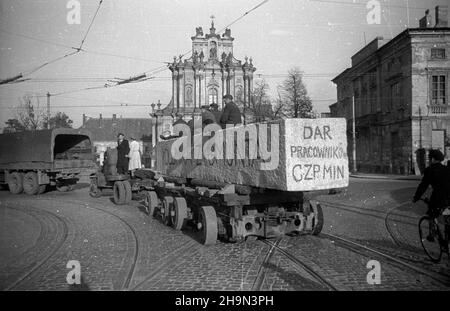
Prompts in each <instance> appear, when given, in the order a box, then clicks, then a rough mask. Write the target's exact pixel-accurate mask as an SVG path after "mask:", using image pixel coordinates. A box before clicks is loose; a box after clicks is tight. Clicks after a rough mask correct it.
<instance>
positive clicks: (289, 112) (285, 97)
mask: <svg viewBox="0 0 450 311" xmlns="http://www.w3.org/2000/svg"><path fill="white" fill-rule="evenodd" d="M302 78H303V75H302V72H301V71H300V69H299V68H298V67H294V68H292V69H290V70H289V71H288V77H287V78H286V80H284V82H283V83H282V84H281V85H280V90H281V99H282V101H283V103H282V111H283V114H284V116H286V117H290V118H310V117H311V111H312V103H311V99H310V98H309V96H308V92H307V90H306V86H305V84H304V83H303V79H302Z"/></svg>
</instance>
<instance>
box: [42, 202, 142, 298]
mask: <svg viewBox="0 0 450 311" xmlns="http://www.w3.org/2000/svg"><path fill="white" fill-rule="evenodd" d="M45 200H51V201H53V202H55V201H56V202H61V203H71V204H80V202H75V201H72V200H57V199H56V200H55V199H54V198H49V199H45ZM88 204H89V208H90V209H94V210H97V211H101V212H103V213H105V214H108V215H110V216H112V217H114V218H115V219H117V220H119V221H120V222H121V223H122V224H123V225H124V226H125V227H126V228H128V229H129V230H130V232H131V235H132V237H133V244H134V251H133V256H132V258H133V259H132V262H131V265H130V268H129V269H128V272H127V273H126V277H125V280H124V282H123V284H122V286H121V289H122V290H127V289H129V287H130V284H131V281H132V280H133V276H134V273H135V270H136V265H137V260H138V258H139V239H138V236H137V233H136V230H135V229H134V228H133V226H132V225H131V224H130V223H129V222H128V221H127V220H125V219H124V218H122V217H120V216H118V215H116V214H114V213H112V212H110V211H107V210H104V209H103V208H99V207H95V205H97V206H99V204H98V203H92V202H89V203H88Z"/></svg>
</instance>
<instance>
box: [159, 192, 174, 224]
mask: <svg viewBox="0 0 450 311" xmlns="http://www.w3.org/2000/svg"><path fill="white" fill-rule="evenodd" d="M171 205H173V197H170V196H167V197H164V200H163V208H164V212H163V213H162V215H161V216H162V221H163V223H164V224H165V225H166V226H170V223H171V219H170V210H171V207H170V206H171Z"/></svg>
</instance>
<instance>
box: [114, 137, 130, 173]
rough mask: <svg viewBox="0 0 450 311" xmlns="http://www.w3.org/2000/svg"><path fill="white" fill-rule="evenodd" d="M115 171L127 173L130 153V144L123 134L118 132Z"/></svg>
mask: <svg viewBox="0 0 450 311" xmlns="http://www.w3.org/2000/svg"><path fill="white" fill-rule="evenodd" d="M117 137H118V141H117V173H118V174H128V160H129V159H128V154H129V153H130V145H129V144H128V140H126V139H124V137H125V135H123V134H122V133H119V134H118V135H117Z"/></svg>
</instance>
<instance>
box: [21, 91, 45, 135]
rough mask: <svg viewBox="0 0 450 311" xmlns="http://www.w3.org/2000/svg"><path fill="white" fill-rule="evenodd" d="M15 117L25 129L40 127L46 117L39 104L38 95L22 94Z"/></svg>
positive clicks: (32, 129)
mask: <svg viewBox="0 0 450 311" xmlns="http://www.w3.org/2000/svg"><path fill="white" fill-rule="evenodd" d="M17 119H18V120H19V122H20V123H21V124H22V126H23V127H24V129H25V130H28V131H35V130H39V129H42V128H43V125H44V122H45V121H46V117H45V114H44V112H43V111H42V110H41V107H40V105H39V97H37V96H33V95H30V94H27V95H25V96H23V97H22V99H21V102H20V103H19V105H18V107H17Z"/></svg>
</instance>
